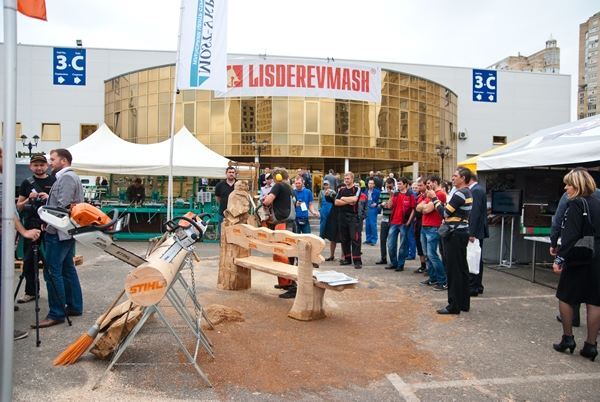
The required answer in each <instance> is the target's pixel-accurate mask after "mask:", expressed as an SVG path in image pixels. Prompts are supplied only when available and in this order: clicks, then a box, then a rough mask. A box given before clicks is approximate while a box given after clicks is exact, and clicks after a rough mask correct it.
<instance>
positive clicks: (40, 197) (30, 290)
mask: <svg viewBox="0 0 600 402" xmlns="http://www.w3.org/2000/svg"><path fill="white" fill-rule="evenodd" d="M29 169H30V170H31V172H32V173H33V176H31V177H28V178H27V179H25V180H23V183H21V187H19V199H18V200H17V210H18V211H19V212H20V213H21V216H22V217H24V222H23V224H24V226H25V229H41V227H42V221H41V219H40V217H39V215H38V213H37V209H38V208H39V207H41V206H42V205H46V201H47V200H48V194H50V189H51V188H52V185H53V184H54V182H55V181H56V178H55V177H54V176H50V175H49V174H48V161H47V160H46V157H45V156H44V155H34V156H32V157H31V160H30V161H29ZM42 240H43V233H42V234H41V235H40V239H38V240H36V241H32V240H29V239H27V238H24V242H23V274H24V275H25V296H23V297H22V298H20V299H18V300H17V303H28V302H30V301H33V300H35V295H36V289H35V286H36V285H35V276H34V269H36V267H37V265H38V264H39V261H34V256H33V246H34V244H38V245H39V244H41V241H42ZM38 258H39V259H40V260H42V256H41V253H38Z"/></svg>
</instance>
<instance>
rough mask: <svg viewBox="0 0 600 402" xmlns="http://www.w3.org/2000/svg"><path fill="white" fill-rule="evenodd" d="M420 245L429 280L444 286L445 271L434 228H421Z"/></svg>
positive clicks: (437, 236) (438, 236)
mask: <svg viewBox="0 0 600 402" xmlns="http://www.w3.org/2000/svg"><path fill="white" fill-rule="evenodd" d="M421 244H422V245H423V251H425V255H426V256H427V268H428V270H429V279H430V280H431V281H432V282H436V283H439V284H442V285H445V284H446V281H447V279H446V270H445V268H444V264H442V260H441V259H440V255H439V254H438V246H439V244H440V235H439V234H438V231H437V228H436V227H428V226H423V227H422V228H421Z"/></svg>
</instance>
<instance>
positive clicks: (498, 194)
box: [492, 190, 523, 215]
mask: <svg viewBox="0 0 600 402" xmlns="http://www.w3.org/2000/svg"><path fill="white" fill-rule="evenodd" d="M522 194H523V192H522V191H521V190H504V191H492V213H493V214H504V215H519V214H521V207H522V206H523V205H522V198H523V197H522Z"/></svg>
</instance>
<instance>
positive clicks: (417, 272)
mask: <svg viewBox="0 0 600 402" xmlns="http://www.w3.org/2000/svg"><path fill="white" fill-rule="evenodd" d="M423 272H425V268H423V267H419V268H418V269H417V270H416V271H415V274H422V273H423Z"/></svg>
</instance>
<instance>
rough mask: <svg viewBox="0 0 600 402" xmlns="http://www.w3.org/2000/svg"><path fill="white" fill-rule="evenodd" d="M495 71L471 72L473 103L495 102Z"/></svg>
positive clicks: (496, 97)
mask: <svg viewBox="0 0 600 402" xmlns="http://www.w3.org/2000/svg"><path fill="white" fill-rule="evenodd" d="M497 91H498V86H497V81H496V70H473V102H496V100H497V99H498V96H497Z"/></svg>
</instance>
